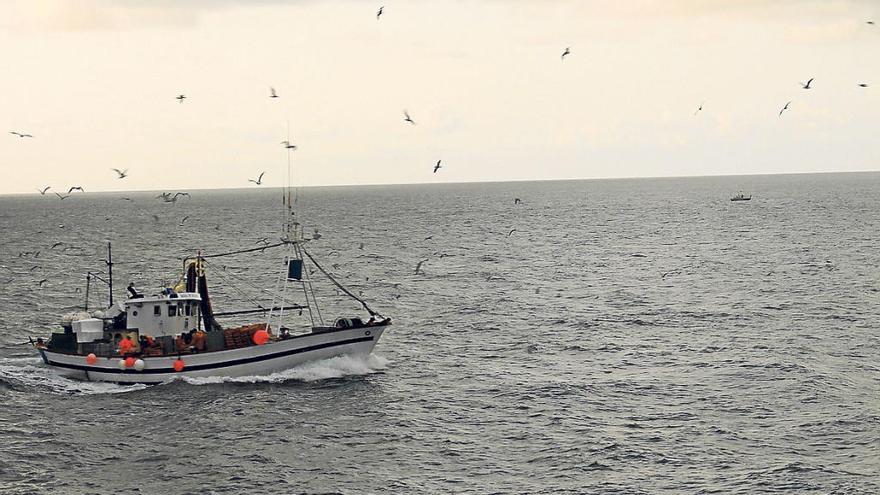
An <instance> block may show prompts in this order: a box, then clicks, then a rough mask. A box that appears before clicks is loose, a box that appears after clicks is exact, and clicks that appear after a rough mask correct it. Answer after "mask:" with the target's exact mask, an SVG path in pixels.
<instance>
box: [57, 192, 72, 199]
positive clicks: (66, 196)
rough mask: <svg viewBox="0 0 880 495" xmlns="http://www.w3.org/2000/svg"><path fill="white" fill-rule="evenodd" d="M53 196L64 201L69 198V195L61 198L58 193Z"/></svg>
mask: <svg viewBox="0 0 880 495" xmlns="http://www.w3.org/2000/svg"><path fill="white" fill-rule="evenodd" d="M55 196H58V197H59V198H60V199H62V200H65V199H67V198H69V197H70V194H67V195H65V196H62V195H60V194H58V193H55Z"/></svg>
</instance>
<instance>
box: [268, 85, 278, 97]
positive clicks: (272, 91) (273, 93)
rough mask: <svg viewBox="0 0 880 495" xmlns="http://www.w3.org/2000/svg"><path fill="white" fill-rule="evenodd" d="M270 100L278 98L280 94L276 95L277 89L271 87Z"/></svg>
mask: <svg viewBox="0 0 880 495" xmlns="http://www.w3.org/2000/svg"><path fill="white" fill-rule="evenodd" d="M269 98H278V94H277V93H275V88H273V87H272V86H269Z"/></svg>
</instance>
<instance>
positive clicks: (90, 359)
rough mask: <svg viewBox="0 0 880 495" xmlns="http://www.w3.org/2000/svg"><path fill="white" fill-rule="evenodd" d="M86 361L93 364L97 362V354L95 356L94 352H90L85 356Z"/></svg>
mask: <svg viewBox="0 0 880 495" xmlns="http://www.w3.org/2000/svg"><path fill="white" fill-rule="evenodd" d="M86 362H87V363H89V364H95V363H97V362H98V356H95V354H94V353H91V354H89V355H88V356H86Z"/></svg>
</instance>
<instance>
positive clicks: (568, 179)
mask: <svg viewBox="0 0 880 495" xmlns="http://www.w3.org/2000/svg"><path fill="white" fill-rule="evenodd" d="M878 172H880V169H872V170H823V171H814V172H766V173H757V174H754V173H753V174H703V175H651V176H621V177H559V178H550V179H510V180H471V181H457V182H378V183H371V184H313V185H307V186H293V185H292V186H290V187H291V188H293V189H320V188H330V187H380V186H441V185H455V184H504V183H510V182H576V181H603V180H651V179H698V178H707V177H765V176H776V175H829V174H867V173H878ZM287 187H288V186H286V185H280V186H267V187H265V188H261V187H259V186H258V187H195V188H182V189H177V190H178V191H244V190H253V191H257V190H260V189H282V190H283V189H286V188H287ZM157 191H158V192H161V191H164V189H136V190H133V189H119V190H116V189H113V190H104V189H98V190H94V191H91V190H90V191H88V192H87V193H86V194H91V193H96V194H118V193H154V192H157ZM29 195H33V196H42V195H41V194H40V193H39V192H32V193H31V192H9V193H0V197H5V196H29Z"/></svg>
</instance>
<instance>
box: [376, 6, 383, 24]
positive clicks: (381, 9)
mask: <svg viewBox="0 0 880 495" xmlns="http://www.w3.org/2000/svg"><path fill="white" fill-rule="evenodd" d="M383 10H385V6H384V5H383V6H381V7H379V12H376V20H377V21H378V20H379V18H380V17H382V11H383Z"/></svg>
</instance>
